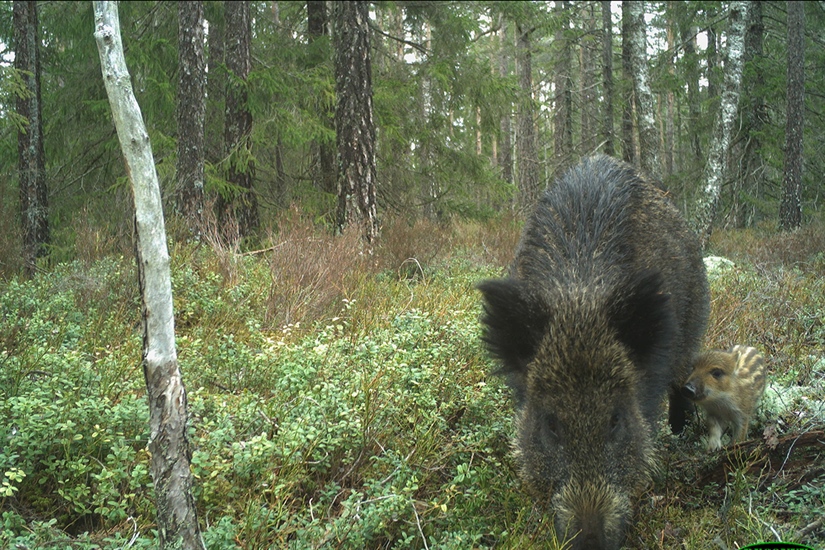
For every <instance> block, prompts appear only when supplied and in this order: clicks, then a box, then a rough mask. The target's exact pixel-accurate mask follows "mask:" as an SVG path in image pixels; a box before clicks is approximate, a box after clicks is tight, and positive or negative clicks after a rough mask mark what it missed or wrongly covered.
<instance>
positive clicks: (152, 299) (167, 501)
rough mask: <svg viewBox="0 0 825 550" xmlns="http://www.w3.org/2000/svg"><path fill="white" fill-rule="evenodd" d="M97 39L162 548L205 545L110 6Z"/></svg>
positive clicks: (149, 189) (153, 209)
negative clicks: (121, 184)
mask: <svg viewBox="0 0 825 550" xmlns="http://www.w3.org/2000/svg"><path fill="white" fill-rule="evenodd" d="M94 15H95V40H96V41H97V47H98V52H99V54H100V66H101V70H102V73H103V81H104V84H105V86H106V94H107V95H108V96H109V104H110V105H111V108H112V116H113V118H114V121H115V128H116V130H117V135H118V140H119V141H120V148H121V150H122V152H123V157H124V159H125V160H126V171H127V173H128V175H129V179H130V180H131V181H132V191H133V196H134V201H135V219H134V223H135V233H136V239H137V241H136V246H135V251H136V255H137V267H138V282H139V284H140V291H141V299H142V304H143V307H142V313H143V374H144V376H145V378H146V391H147V394H148V398H149V428H150V433H149V452H150V453H151V455H152V464H151V466H152V482H153V485H154V490H155V499H156V502H157V508H158V510H157V512H158V516H157V527H158V537H159V539H160V548H162V549H167V548H169V549H171V548H181V549H186V550H201V549H204V548H205V545H204V542H203V538H202V537H201V532H200V528H199V526H198V517H197V512H196V510H195V499H194V498H193V497H192V474H191V472H190V470H189V466H190V463H191V450H190V448H189V440H188V439H187V436H186V422H187V414H188V413H187V404H186V389H185V388H184V386H183V379H182V378H181V373H180V369H179V368H178V358H177V352H176V350H175V319H174V312H173V307H172V278H171V273H170V270H169V251H168V248H167V246H166V230H165V228H164V223H163V209H162V207H161V198H160V186H159V184H158V176H157V172H156V171H155V162H154V159H153V158H152V145H151V143H150V142H149V134H148V133H147V132H146V126H145V125H144V123H143V116H142V115H141V112H140V106H138V103H137V100H136V99H135V94H134V91H133V90H132V82H131V79H130V78H129V71H128V69H127V67H126V60H125V58H124V57H123V42H122V41H121V38H120V20H119V18H118V12H117V3H116V2H94Z"/></svg>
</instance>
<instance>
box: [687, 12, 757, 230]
mask: <svg viewBox="0 0 825 550" xmlns="http://www.w3.org/2000/svg"><path fill="white" fill-rule="evenodd" d="M748 5H749V2H743V1H738V2H731V3H730V8H729V14H728V32H727V47H726V54H727V55H726V56H725V57H726V59H725V70H724V75H725V78H724V81H723V85H722V97H721V101H720V102H719V115H718V116H717V118H716V128H715V130H714V133H713V138H712V140H711V144H710V148H709V150H708V160H707V164H705V172H704V177H703V183H704V189H703V190H702V195H701V196H700V197H699V200H698V204H697V211H696V218H695V228H696V232H697V233H698V234H699V238H700V240H701V242H702V246H705V245H706V244H707V242H708V239H710V234H711V230H712V228H713V220H714V218H715V217H716V210H717V207H718V204H719V195H720V194H721V192H722V182H723V181H724V179H725V173H726V170H727V166H726V164H727V163H726V158H727V153H728V147H729V146H730V141H731V133H732V132H733V123H734V121H735V120H736V113H737V110H738V108H739V95H740V93H739V86H740V82H741V80H742V60H743V59H744V56H745V22H746V20H747V16H748Z"/></svg>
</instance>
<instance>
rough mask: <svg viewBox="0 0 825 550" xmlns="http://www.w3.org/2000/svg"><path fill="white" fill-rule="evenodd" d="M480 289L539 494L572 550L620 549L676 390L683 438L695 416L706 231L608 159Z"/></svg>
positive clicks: (579, 175)
mask: <svg viewBox="0 0 825 550" xmlns="http://www.w3.org/2000/svg"><path fill="white" fill-rule="evenodd" d="M478 288H479V289H480V290H481V292H482V294H483V299H484V314H483V316H482V324H483V327H484V331H483V340H484V342H485V343H486V345H487V347H488V349H489V350H490V352H491V353H492V354H493V355H494V356H495V357H497V358H498V359H499V360H500V362H501V364H502V367H501V369H500V371H498V373H499V374H501V375H503V376H504V377H505V379H506V381H507V383H508V385H509V386H510V387H511V388H512V390H513V395H514V401H515V409H516V411H515V416H516V434H515V436H514V439H513V444H514V449H515V456H516V459H517V461H518V464H519V467H520V473H521V475H522V477H523V479H524V481H525V482H526V485H527V486H528V487H529V488H530V489H532V491H533V492H534V493H535V494H536V495H538V496H539V497H540V498H542V499H548V501H549V503H550V504H551V506H552V508H553V509H554V511H555V518H556V523H555V525H556V531H557V533H558V534H559V536H566V537H568V538H569V537H573V540H572V548H574V549H584V548H587V549H616V548H619V546H620V545H621V543H622V541H623V539H624V533H625V528H626V526H627V524H628V522H629V520H630V518H631V515H632V513H633V508H634V504H635V499H636V498H637V497H638V494H639V492H640V491H641V490H642V489H643V488H644V487H645V486H646V485H647V484H648V482H649V478H650V470H651V466H652V465H653V464H654V437H655V434H656V426H657V423H658V419H659V417H660V414H661V412H662V405H663V399H664V396H665V394H668V395H669V397H670V423H671V427H672V429H673V430H674V431H675V432H681V431H682V429H683V427H684V423H685V418H686V411H687V410H688V409H689V408H691V403H690V402H689V401H687V400H686V399H685V398H684V397H682V396H681V394H680V392H679V389H680V387H681V384H682V382H683V381H684V380H685V379H686V377H687V375H688V373H689V372H690V359H691V358H692V357H693V356H694V355H695V353H696V352H697V351H698V348H699V345H700V343H701V341H702V338H703V336H704V332H705V328H706V325H707V318H708V312H709V309H710V305H709V292H708V283H707V277H706V274H705V267H704V265H703V263H702V255H701V250H700V245H699V241H698V239H697V237H696V235H695V234H694V233H693V232H692V231H691V229H690V228H689V227H688V225H687V224H686V222H685V221H684V220H683V218H682V216H681V215H680V214H679V212H678V211H677V210H676V209H675V208H674V207H673V205H672V204H671V203H670V202H669V200H668V199H667V197H666V195H665V193H664V192H663V191H661V190H660V189H658V188H657V187H655V186H654V185H652V184H650V183H648V182H646V181H645V180H644V179H643V178H642V177H641V176H640V175H639V174H638V173H637V172H636V171H635V170H634V169H633V168H632V167H630V166H629V165H627V164H624V163H621V162H619V161H616V160H613V159H611V158H609V157H604V156H597V157H594V158H590V159H587V160H585V161H583V162H582V163H581V164H579V165H578V166H576V167H574V168H572V169H571V170H570V171H569V172H568V173H567V174H566V175H564V176H563V177H562V178H560V179H559V181H557V182H556V183H555V185H554V186H552V187H551V188H550V189H549V190H548V191H547V192H546V193H545V194H544V195H543V196H542V197H541V199H540V200H539V204H538V205H537V208H536V210H535V212H534V213H533V214H532V216H531V217H530V218H529V219H528V220H527V221H526V224H525V227H524V230H523V233H522V237H521V241H520V243H519V245H518V248H517V250H516V255H515V259H514V261H513V263H512V265H511V267H510V271H509V275H508V276H507V277H505V278H503V279H495V280H488V281H484V282H482V283H481V284H479V287H478Z"/></svg>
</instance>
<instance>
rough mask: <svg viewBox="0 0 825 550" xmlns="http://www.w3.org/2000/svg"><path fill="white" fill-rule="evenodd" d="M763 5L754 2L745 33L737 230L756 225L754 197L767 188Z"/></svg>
mask: <svg viewBox="0 0 825 550" xmlns="http://www.w3.org/2000/svg"><path fill="white" fill-rule="evenodd" d="M762 4H763V3H762V2H752V3H751V4H750V8H749V9H748V24H747V29H746V31H745V61H744V67H743V71H744V72H743V74H742V98H741V99H740V106H741V107H740V108H741V113H742V114H741V116H742V123H741V128H740V130H739V136H738V138H737V143H736V144H735V145H736V147H735V150H734V151H733V153H731V157H732V158H733V159H735V162H736V164H735V166H736V167H737V168H738V173H737V174H736V175H735V180H734V196H733V205H732V207H731V213H730V218H729V220H730V222H731V223H732V224H733V225H734V226H735V227H742V226H749V225H752V224H753V222H754V220H755V217H756V207H755V206H754V205H753V201H749V200H747V199H748V198H749V197H750V198H761V196H762V194H763V193H764V187H765V162H764V160H763V158H762V152H761V149H762V144H763V143H764V141H763V140H764V137H763V131H764V130H763V129H764V127H765V125H766V124H767V123H768V121H769V117H768V104H767V101H766V99H765V69H764V60H763V57H764V40H765V24H764V22H763V16H762V8H763V5H762Z"/></svg>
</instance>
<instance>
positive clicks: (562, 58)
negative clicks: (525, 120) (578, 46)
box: [553, 0, 573, 180]
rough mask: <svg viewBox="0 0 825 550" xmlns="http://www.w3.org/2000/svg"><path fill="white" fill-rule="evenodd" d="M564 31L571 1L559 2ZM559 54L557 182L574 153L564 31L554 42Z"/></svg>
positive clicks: (568, 55)
mask: <svg viewBox="0 0 825 550" xmlns="http://www.w3.org/2000/svg"><path fill="white" fill-rule="evenodd" d="M555 11H556V13H557V14H558V17H559V21H560V22H561V28H562V29H565V30H566V29H567V28H568V27H569V24H570V10H569V5H568V2H567V0H561V1H559V2H556V8H555ZM553 43H554V45H555V51H556V52H557V54H558V56H559V61H558V65H557V66H558V70H557V71H556V79H555V80H556V83H555V84H556V86H555V87H556V98H555V112H554V114H553V153H554V156H555V169H554V171H553V179H554V180H555V179H557V178H559V177H560V176H561V174H562V173H563V172H564V170H566V169H567V166H568V165H569V164H570V162H571V160H572V159H571V154H572V152H573V90H572V86H573V84H572V74H571V72H572V68H573V63H572V59H571V48H570V42H569V40H568V39H567V38H566V37H565V33H564V31H563V30H559V31H558V32H557V33H556V37H555V39H554V40H553Z"/></svg>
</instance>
